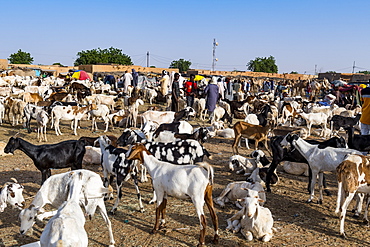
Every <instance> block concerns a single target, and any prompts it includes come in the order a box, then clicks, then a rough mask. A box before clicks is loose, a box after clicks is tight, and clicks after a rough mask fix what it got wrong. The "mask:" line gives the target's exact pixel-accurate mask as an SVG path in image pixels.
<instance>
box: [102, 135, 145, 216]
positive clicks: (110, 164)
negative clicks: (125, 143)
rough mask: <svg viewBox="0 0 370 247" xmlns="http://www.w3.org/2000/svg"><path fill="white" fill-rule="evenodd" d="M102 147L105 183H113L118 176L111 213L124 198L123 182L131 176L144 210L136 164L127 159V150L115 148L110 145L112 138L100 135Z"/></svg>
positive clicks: (106, 185) (141, 209)
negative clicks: (115, 197)
mask: <svg viewBox="0 0 370 247" xmlns="http://www.w3.org/2000/svg"><path fill="white" fill-rule="evenodd" d="M96 141H97V142H99V145H100V149H101V153H102V155H101V164H102V167H103V175H104V185H105V187H108V186H109V184H111V183H112V180H113V177H114V176H115V177H116V186H117V193H118V196H117V199H116V202H115V203H114V206H113V208H112V210H111V213H112V214H114V212H115V211H116V210H117V206H118V204H119V201H120V200H121V198H122V191H121V188H122V184H123V182H124V181H127V180H128V179H129V178H130V175H131V177H132V178H133V180H134V185H135V189H136V192H137V197H138V199H139V206H140V211H141V212H144V207H143V204H142V202H141V195H140V190H139V186H138V179H137V175H136V174H137V172H136V170H135V164H134V162H133V161H132V160H126V158H125V154H126V150H124V149H122V148H115V147H113V146H112V145H110V140H109V138H108V137H107V136H100V137H99V138H98V139H97V140H96ZM108 175H110V181H109V184H108Z"/></svg>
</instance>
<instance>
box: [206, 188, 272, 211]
mask: <svg viewBox="0 0 370 247" xmlns="http://www.w3.org/2000/svg"><path fill="white" fill-rule="evenodd" d="M245 188H247V189H250V190H254V191H257V192H258V196H259V198H261V199H262V200H263V202H262V201H261V202H260V204H261V206H263V204H264V202H265V201H266V194H265V191H264V190H263V186H262V185H261V184H260V183H258V182H257V183H249V182H245V181H239V182H232V183H229V184H228V185H226V187H225V189H224V190H223V191H222V192H221V194H220V195H219V196H218V197H217V198H214V200H213V201H214V202H215V203H217V204H218V205H220V206H221V208H224V207H225V203H227V202H233V203H234V204H235V205H236V206H237V207H238V208H240V209H241V208H243V206H242V205H240V203H239V201H238V200H237V199H242V198H244V197H247V196H248V191H249V190H245Z"/></svg>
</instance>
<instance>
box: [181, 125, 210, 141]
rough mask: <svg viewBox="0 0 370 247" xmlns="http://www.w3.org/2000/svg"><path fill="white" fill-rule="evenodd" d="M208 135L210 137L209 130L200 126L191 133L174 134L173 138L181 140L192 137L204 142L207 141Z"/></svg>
mask: <svg viewBox="0 0 370 247" xmlns="http://www.w3.org/2000/svg"><path fill="white" fill-rule="evenodd" d="M208 137H210V131H209V130H208V129H207V128H205V127H200V128H198V129H197V130H196V131H194V132H193V134H175V135H174V138H176V139H181V140H187V139H193V140H196V141H198V142H200V143H204V142H206V141H207V139H208Z"/></svg>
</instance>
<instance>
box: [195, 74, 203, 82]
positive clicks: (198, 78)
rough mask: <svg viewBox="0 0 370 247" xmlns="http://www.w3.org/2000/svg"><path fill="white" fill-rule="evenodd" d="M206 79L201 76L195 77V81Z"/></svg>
mask: <svg viewBox="0 0 370 247" xmlns="http://www.w3.org/2000/svg"><path fill="white" fill-rule="evenodd" d="M203 79H204V76H201V75H195V77H194V81H201V80H203Z"/></svg>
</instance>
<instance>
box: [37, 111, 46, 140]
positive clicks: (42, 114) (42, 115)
mask: <svg viewBox="0 0 370 247" xmlns="http://www.w3.org/2000/svg"><path fill="white" fill-rule="evenodd" d="M36 122H37V139H38V140H39V142H41V141H46V142H47V141H48V139H47V138H46V126H47V124H48V122H49V114H48V113H47V112H46V111H44V110H42V111H39V112H38V113H37V115H36Z"/></svg>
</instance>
